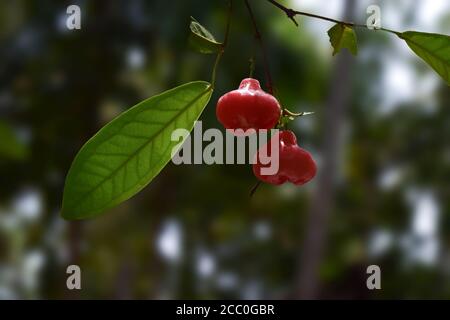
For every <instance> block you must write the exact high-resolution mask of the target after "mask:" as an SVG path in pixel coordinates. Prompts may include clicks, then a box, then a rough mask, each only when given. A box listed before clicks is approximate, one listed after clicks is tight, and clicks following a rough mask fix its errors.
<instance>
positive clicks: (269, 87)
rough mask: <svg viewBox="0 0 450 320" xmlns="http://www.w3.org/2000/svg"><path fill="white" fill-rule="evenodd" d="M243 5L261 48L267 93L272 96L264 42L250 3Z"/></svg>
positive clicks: (246, 0)
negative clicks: (245, 7)
mask: <svg viewBox="0 0 450 320" xmlns="http://www.w3.org/2000/svg"><path fill="white" fill-rule="evenodd" d="M245 5H246V6H247V10H248V13H249V14H250V17H251V19H252V23H253V28H254V29H255V38H256V40H258V42H259V45H260V46H261V51H262V55H263V63H264V72H265V74H266V81H267V91H268V92H269V93H270V94H273V83H272V76H271V75H270V69H269V59H268V58H267V51H266V48H265V46H264V42H263V40H262V37H261V33H260V32H259V29H258V25H257V23H256V19H255V16H254V14H253V10H252V7H251V6H250V3H249V2H248V0H245Z"/></svg>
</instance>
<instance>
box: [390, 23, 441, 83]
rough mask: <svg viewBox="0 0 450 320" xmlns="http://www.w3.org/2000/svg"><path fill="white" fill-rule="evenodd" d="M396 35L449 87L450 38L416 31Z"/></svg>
mask: <svg viewBox="0 0 450 320" xmlns="http://www.w3.org/2000/svg"><path fill="white" fill-rule="evenodd" d="M397 35H398V36H399V37H400V38H401V39H403V40H405V42H406V43H407V44H408V46H409V47H410V48H411V50H412V51H414V52H415V53H416V54H417V55H418V56H419V57H420V58H422V59H423V60H424V61H425V62H426V63H427V64H428V65H430V67H432V68H433V69H434V70H435V71H436V72H437V73H438V74H439V75H440V76H441V77H442V78H443V79H444V80H445V81H446V82H447V85H450V36H447V35H443V34H437V33H425V32H416V31H406V32H403V33H397Z"/></svg>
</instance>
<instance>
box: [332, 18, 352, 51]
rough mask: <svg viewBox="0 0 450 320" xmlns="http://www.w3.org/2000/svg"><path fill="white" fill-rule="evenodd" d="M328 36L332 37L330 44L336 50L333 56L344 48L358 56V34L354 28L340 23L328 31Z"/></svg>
mask: <svg viewBox="0 0 450 320" xmlns="http://www.w3.org/2000/svg"><path fill="white" fill-rule="evenodd" d="M328 36H329V37H330V43H331V45H332V46H333V48H334V50H333V56H334V55H335V54H337V53H338V52H339V51H340V50H341V49H342V48H347V49H348V50H349V51H350V52H351V53H352V54H353V55H355V56H356V55H357V54H358V46H357V44H356V33H355V31H354V30H353V28H351V27H349V26H348V25H344V24H342V23H338V24H336V25H334V26H333V27H332V28H331V29H330V30H328Z"/></svg>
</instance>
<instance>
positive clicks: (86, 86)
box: [0, 0, 450, 299]
mask: <svg viewBox="0 0 450 320" xmlns="http://www.w3.org/2000/svg"><path fill="white" fill-rule="evenodd" d="M250 3H251V4H252V6H253V10H254V12H255V16H256V20H257V22H258V25H259V28H260V29H261V34H262V37H263V40H264V43H265V46H266V47H267V51H268V57H269V65H270V69H271V72H272V76H273V80H274V84H275V89H276V94H277V96H278V98H279V99H280V101H281V102H282V103H283V104H284V105H286V106H289V107H290V109H292V110H294V111H315V112H316V113H315V115H314V116H308V117H302V118H301V119H298V120H297V121H296V122H295V124H294V125H291V127H290V128H291V129H293V130H294V131H295V132H296V133H297V136H298V139H299V143H300V145H301V146H303V147H304V148H306V149H308V150H309V151H310V152H312V154H313V155H314V157H315V158H316V159H317V162H318V164H319V177H317V178H316V179H315V180H314V181H313V182H311V183H309V184H308V185H306V186H303V187H295V186H293V185H289V184H287V185H283V186H281V187H274V186H269V185H263V186H261V187H260V188H259V189H258V190H257V192H256V193H255V195H254V196H253V197H249V191H250V189H251V188H252V186H253V185H254V183H255V178H254V176H253V174H252V170H251V167H250V166H249V165H228V166H224V165H212V166H207V165H182V166H175V165H173V164H169V165H168V166H167V167H166V168H165V169H164V170H163V171H162V173H161V174H160V175H159V176H158V177H157V178H156V179H155V180H154V181H153V182H152V183H151V184H150V185H149V186H148V187H147V188H145V189H144V190H143V191H142V192H141V193H139V194H138V195H137V196H135V197H133V198H132V199H131V200H129V201H127V202H125V203H124V204H122V205H120V206H118V207H117V208H115V209H112V210H109V211H108V213H107V214H105V215H102V216H100V217H98V218H95V219H92V220H86V221H78V222H67V221H64V220H63V219H62V218H61V217H60V216H59V210H60V206H61V199H62V192H63V185H64V178H65V175H66V173H67V171H68V169H69V166H70V164H71V161H72V160H73V158H74V156H75V154H76V153H77V151H78V150H79V149H80V147H81V146H82V145H83V143H84V142H85V141H86V140H87V139H88V138H89V137H91V136H92V135H93V134H94V133H95V132H96V131H97V130H98V129H100V128H101V127H102V126H103V125H104V124H105V123H107V122H108V121H110V120H111V119H112V118H114V117H115V116H116V115H118V114H119V113H120V112H122V111H124V110H126V109H127V108H129V107H130V106H133V105H134V104H135V103H137V102H139V101H140V100H143V99H145V98H147V97H149V96H152V95H153V94H156V93H159V92H162V91H164V90H167V89H169V88H172V87H174V86H176V85H179V84H182V83H184V82H188V81H191V80H202V79H204V80H208V79H209V78H210V72H211V69H212V65H213V62H214V57H213V56H207V55H201V54H198V53H195V52H193V51H191V50H190V49H189V47H188V42H187V38H188V24H189V17H190V16H191V15H192V16H194V17H195V18H196V19H197V20H199V21H200V22H201V23H202V24H204V25H205V26H207V27H208V28H209V29H210V30H211V31H212V32H213V33H214V34H215V35H216V36H217V38H219V39H221V38H222V37H223V34H224V29H225V24H226V12H227V10H226V8H227V2H226V1H200V0H190V1H185V0H177V1H170V2H168V1H160V0H155V1H144V0H128V1H125V0H115V1H106V0H105V1H101V0H95V1H94V0H84V1H50V0H41V1H31V0H14V1H12V0H11V1H1V2H0V60H1V64H0V299H18V298H24V299H30V298H32V299H40V298H45V299H73V298H83V299H99V298H114V299H116V298H117V299H127V298H139V299H172V298H194V299H201V298H239V299H240V298H242V299H262V298H273V299H295V298H338V299H351V298H362V299H380V298H385V299H395V298H400V299H408V298H424V299H429V298H438V299H448V298H450V184H449V182H450V141H449V140H450V139H449V138H450V94H449V89H448V87H447V86H446V84H445V82H444V81H443V80H441V78H439V76H438V75H436V74H435V73H434V72H433V71H432V70H431V69H430V68H429V67H428V66H427V65H425V64H424V63H423V62H422V61H421V60H419V58H417V57H416V56H415V55H414V54H413V53H412V52H410V50H409V48H407V46H406V44H404V43H403V42H402V41H400V40H399V39H396V38H395V37H394V36H393V35H390V34H387V33H383V32H370V31H367V30H357V36H358V42H359V55H358V56H357V57H356V58H354V57H351V56H350V55H348V54H346V53H345V52H344V53H342V54H339V55H338V56H336V57H332V56H331V52H332V49H331V47H330V45H329V42H328V36H327V34H326V31H327V30H328V29H329V28H330V27H331V26H332V25H331V24H330V23H328V22H325V21H320V20H314V19H311V18H306V17H305V18H303V17H299V18H297V20H298V21H299V23H300V27H299V28H296V27H295V26H294V25H293V23H292V22H291V21H289V20H288V19H287V18H286V16H285V15H284V13H283V12H281V11H279V10H278V9H276V8H275V7H273V6H272V5H270V4H269V3H268V2H266V1H256V0H253V1H250ZM283 3H284V4H286V5H288V6H290V7H293V8H296V9H298V10H304V11H308V12H313V13H318V14H322V15H326V16H331V17H336V18H340V17H343V16H347V17H350V18H351V19H352V20H354V21H357V22H360V23H365V21H366V17H367V16H366V8H367V6H368V5H370V4H378V5H379V6H380V7H381V14H382V25H383V26H384V27H386V28H391V29H395V30H398V31H405V30H418V31H426V32H436V33H443V34H449V30H450V3H449V2H448V1H446V0H418V1H411V0H400V1H397V0H396V1H393V0H385V1H366V0H363V1H345V0H342V1H340V0H328V1H325V0H322V1H317V0H298V1H285V2H283ZM70 4H78V5H79V6H80V7H81V10H82V29H81V30H77V31H70V30H67V28H66V18H67V14H66V8H67V6H68V5H70ZM352 17H353V18H352ZM232 19H233V20H232V27H231V33H230V39H229V41H230V42H229V46H228V48H227V49H226V52H225V55H224V58H223V60H222V62H221V65H220V68H219V70H218V79H217V81H218V83H217V89H216V90H215V93H214V95H213V97H212V100H211V102H210V103H209V105H208V106H207V108H206V109H205V112H204V113H203V115H202V117H201V119H202V120H203V122H204V123H203V124H204V127H219V128H221V127H220V125H219V123H218V122H217V120H216V118H215V102H216V101H217V99H218V97H219V96H220V95H221V94H223V93H224V92H226V91H229V90H232V89H234V88H236V87H237V86H238V84H239V82H240V80H241V79H242V78H244V77H246V76H247V75H248V73H249V59H250V58H251V57H252V56H254V57H255V59H256V76H257V77H258V78H259V79H260V80H261V82H262V83H265V80H264V72H263V65H262V58H261V50H260V47H259V46H258V43H257V42H256V41H255V38H254V33H253V29H252V25H251V21H250V19H249V16H248V13H247V11H246V9H245V5H244V3H243V1H241V0H235V1H234V8H233V18H232ZM70 264H77V265H79V266H80V267H81V270H82V290H80V291H69V290H67V288H66V278H67V274H66V268H67V266H68V265H70ZM371 264H377V265H379V266H380V268H381V280H382V282H381V285H382V289H381V290H373V291H369V290H368V289H367V288H366V279H367V276H368V275H367V274H366V268H367V266H368V265H371Z"/></svg>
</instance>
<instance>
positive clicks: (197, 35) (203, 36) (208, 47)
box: [189, 17, 222, 54]
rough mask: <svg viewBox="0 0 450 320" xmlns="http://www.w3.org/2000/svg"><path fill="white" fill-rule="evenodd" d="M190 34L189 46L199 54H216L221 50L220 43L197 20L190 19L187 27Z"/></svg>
mask: <svg viewBox="0 0 450 320" xmlns="http://www.w3.org/2000/svg"><path fill="white" fill-rule="evenodd" d="M189 28H190V29H191V34H190V36H189V44H190V45H191V47H192V48H193V49H194V50H196V51H198V52H200V53H206V54H209V53H217V52H219V51H220V50H221V49H222V43H220V42H218V41H217V40H216V39H215V38H214V36H213V35H212V34H211V32H209V31H208V30H207V29H206V28H205V27H204V26H202V25H201V24H200V23H199V22H198V21H197V20H195V19H194V18H193V17H191V24H190V25H189Z"/></svg>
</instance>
